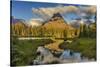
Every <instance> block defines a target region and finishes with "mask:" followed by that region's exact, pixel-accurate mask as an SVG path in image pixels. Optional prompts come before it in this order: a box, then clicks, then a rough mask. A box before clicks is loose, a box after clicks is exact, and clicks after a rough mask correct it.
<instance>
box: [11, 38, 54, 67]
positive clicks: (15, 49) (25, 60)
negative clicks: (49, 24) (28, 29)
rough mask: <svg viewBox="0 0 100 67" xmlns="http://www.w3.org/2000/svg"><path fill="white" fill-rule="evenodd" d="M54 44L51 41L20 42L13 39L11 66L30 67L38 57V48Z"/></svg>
mask: <svg viewBox="0 0 100 67" xmlns="http://www.w3.org/2000/svg"><path fill="white" fill-rule="evenodd" d="M52 42H53V41H52V40H50V39H41V40H38V39H36V40H18V39H16V38H13V39H12V41H11V65H12V66H18V65H20V66H21V65H22V66H23V65H30V64H31V62H32V60H33V59H35V57H36V49H37V47H38V46H40V45H45V44H49V43H52Z"/></svg>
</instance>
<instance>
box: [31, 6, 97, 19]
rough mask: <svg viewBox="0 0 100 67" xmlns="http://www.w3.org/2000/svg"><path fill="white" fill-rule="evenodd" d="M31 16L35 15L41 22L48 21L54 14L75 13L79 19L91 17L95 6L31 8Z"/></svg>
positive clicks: (94, 11)
mask: <svg viewBox="0 0 100 67" xmlns="http://www.w3.org/2000/svg"><path fill="white" fill-rule="evenodd" d="M32 12H33V14H36V15H37V16H38V17H39V18H42V19H43V20H45V21H46V20H48V19H50V18H51V17H52V16H53V15H54V14H55V13H60V14H62V15H64V14H67V13H76V14H77V15H79V16H80V17H81V18H83V17H84V16H87V15H88V14H90V15H92V14H95V13H96V6H80V7H79V6H78V7H77V6H73V5H69V6H63V5H58V6H56V7H46V8H44V7H41V8H32Z"/></svg>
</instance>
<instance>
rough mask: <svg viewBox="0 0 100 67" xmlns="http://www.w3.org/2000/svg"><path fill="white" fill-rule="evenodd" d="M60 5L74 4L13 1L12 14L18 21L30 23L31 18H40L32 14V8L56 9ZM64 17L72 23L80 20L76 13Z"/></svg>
mask: <svg viewBox="0 0 100 67" xmlns="http://www.w3.org/2000/svg"><path fill="white" fill-rule="evenodd" d="M58 5H63V6H69V5H72V4H58V3H41V2H40V3H39V2H25V1H12V14H11V15H12V16H14V17H16V18H18V19H24V20H26V21H28V20H30V19H31V18H38V16H37V15H36V14H34V13H33V12H32V8H41V7H43V8H48V7H56V6H58ZM74 6H76V7H80V6H82V5H77V4H76V5H74ZM63 17H64V19H65V20H66V21H71V20H73V19H76V18H80V16H79V15H77V14H76V13H74V12H71V13H67V14H64V15H63ZM93 19H94V18H93Z"/></svg>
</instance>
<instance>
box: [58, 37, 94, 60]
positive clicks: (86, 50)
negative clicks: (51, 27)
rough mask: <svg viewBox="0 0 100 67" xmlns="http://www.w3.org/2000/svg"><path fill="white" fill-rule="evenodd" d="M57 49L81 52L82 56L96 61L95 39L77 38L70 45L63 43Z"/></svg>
mask: <svg viewBox="0 0 100 67" xmlns="http://www.w3.org/2000/svg"><path fill="white" fill-rule="evenodd" d="M59 47H60V48H62V49H70V50H72V51H75V52H81V53H82V56H85V57H88V58H94V59H96V39H93V38H79V39H77V40H75V41H73V42H72V43H70V44H69V43H67V42H66V41H65V42H63V43H62V44H60V46H59Z"/></svg>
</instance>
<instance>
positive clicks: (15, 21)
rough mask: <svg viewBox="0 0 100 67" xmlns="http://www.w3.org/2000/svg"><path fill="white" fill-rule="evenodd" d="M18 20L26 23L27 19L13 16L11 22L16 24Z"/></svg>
mask: <svg viewBox="0 0 100 67" xmlns="http://www.w3.org/2000/svg"><path fill="white" fill-rule="evenodd" d="M18 22H21V23H24V22H25V20H23V19H17V18H15V17H13V16H11V23H12V24H15V23H18Z"/></svg>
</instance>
